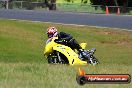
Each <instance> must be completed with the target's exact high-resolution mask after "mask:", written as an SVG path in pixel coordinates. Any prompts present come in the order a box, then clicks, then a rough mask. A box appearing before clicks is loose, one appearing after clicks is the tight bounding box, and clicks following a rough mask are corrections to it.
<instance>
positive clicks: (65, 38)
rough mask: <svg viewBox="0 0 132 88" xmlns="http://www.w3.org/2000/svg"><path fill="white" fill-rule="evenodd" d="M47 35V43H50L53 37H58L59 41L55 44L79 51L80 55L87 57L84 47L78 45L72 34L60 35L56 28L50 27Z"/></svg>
mask: <svg viewBox="0 0 132 88" xmlns="http://www.w3.org/2000/svg"><path fill="white" fill-rule="evenodd" d="M47 34H48V38H49V39H48V40H47V42H46V43H48V42H50V41H51V39H52V38H53V37H58V39H57V40H55V42H57V43H58V42H59V43H61V44H65V45H67V46H69V47H70V48H72V49H77V50H78V51H79V53H80V54H81V55H82V56H84V57H85V55H84V54H85V53H84V52H85V51H84V50H83V49H82V47H81V46H80V45H79V44H78V42H77V41H76V40H75V39H74V38H73V37H72V36H71V35H70V34H67V33H65V32H60V33H58V31H57V29H56V28H55V27H49V28H48V29H47ZM60 41H61V42H60ZM83 53H84V54H83Z"/></svg>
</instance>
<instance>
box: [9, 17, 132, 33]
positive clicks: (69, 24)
mask: <svg viewBox="0 0 132 88" xmlns="http://www.w3.org/2000/svg"><path fill="white" fill-rule="evenodd" d="M8 20H15V21H26V22H36V23H51V24H60V25H67V26H68V25H71V26H80V27H84V26H88V27H94V28H105V29H115V30H125V31H130V32H132V30H129V29H121V28H111V27H101V26H91V25H79V24H65V23H55V22H44V21H30V20H20V19H8Z"/></svg>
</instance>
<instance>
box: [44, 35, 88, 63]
mask: <svg viewBox="0 0 132 88" xmlns="http://www.w3.org/2000/svg"><path fill="white" fill-rule="evenodd" d="M55 39H58V38H57V37H54V38H53V39H52V41H51V42H49V43H48V44H47V45H46V47H45V49H44V55H45V56H46V57H47V56H48V55H49V54H51V53H53V51H54V50H55V51H58V52H60V53H62V54H63V55H65V56H66V57H67V59H68V61H69V65H87V62H86V61H82V60H80V59H79V57H78V54H77V53H75V52H74V50H72V49H71V48H70V47H68V46H65V45H63V44H58V43H56V42H54V40H55ZM85 46H86V44H83V47H85Z"/></svg>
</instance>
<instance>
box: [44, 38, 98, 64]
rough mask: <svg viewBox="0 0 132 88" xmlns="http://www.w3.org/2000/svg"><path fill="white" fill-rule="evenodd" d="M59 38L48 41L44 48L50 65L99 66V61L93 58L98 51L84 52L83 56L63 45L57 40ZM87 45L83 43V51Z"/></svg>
mask: <svg viewBox="0 0 132 88" xmlns="http://www.w3.org/2000/svg"><path fill="white" fill-rule="evenodd" d="M57 39H58V37H53V38H52V39H50V41H48V43H47V44H46V46H45V48H44V55H45V56H46V58H47V60H48V63H49V64H57V63H59V64H69V65H87V64H93V65H96V64H98V63H99V62H98V60H97V59H96V58H95V57H94V56H93V54H94V52H95V50H96V49H92V50H84V52H83V55H85V57H84V56H82V54H81V53H79V52H77V50H72V49H71V48H70V47H68V46H66V45H64V44H61V43H60V41H55V40H57ZM86 45H87V44H86V43H81V44H80V46H81V47H82V49H85V48H86Z"/></svg>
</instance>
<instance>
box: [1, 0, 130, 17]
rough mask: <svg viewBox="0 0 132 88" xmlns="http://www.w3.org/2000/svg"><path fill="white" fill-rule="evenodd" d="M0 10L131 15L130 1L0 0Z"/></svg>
mask: <svg viewBox="0 0 132 88" xmlns="http://www.w3.org/2000/svg"><path fill="white" fill-rule="evenodd" d="M0 9H24V10H56V11H68V12H85V13H99V14H104V13H106V9H108V10H109V13H111V14H116V13H117V12H118V13H120V14H126V15H131V14H132V0H0Z"/></svg>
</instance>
